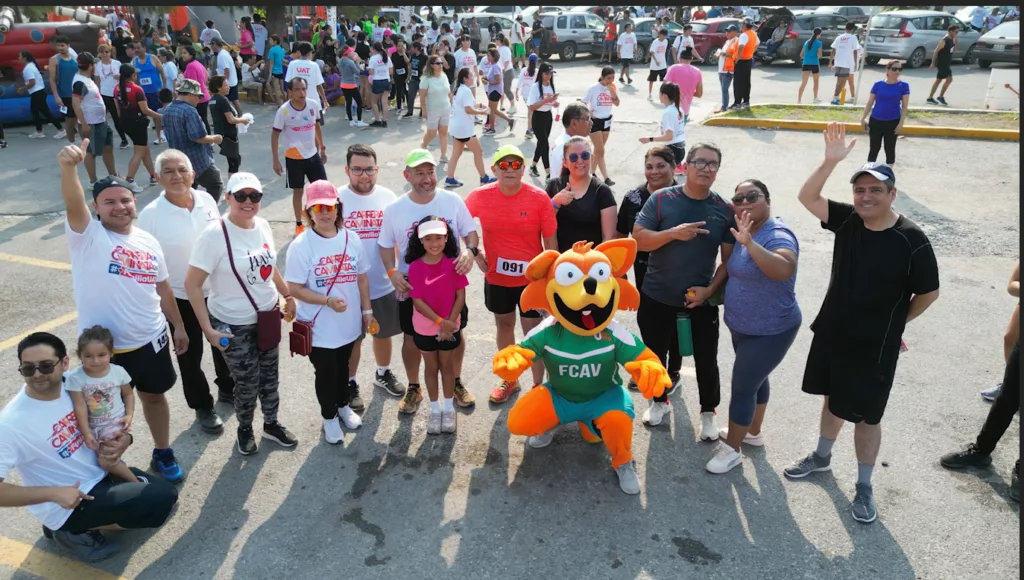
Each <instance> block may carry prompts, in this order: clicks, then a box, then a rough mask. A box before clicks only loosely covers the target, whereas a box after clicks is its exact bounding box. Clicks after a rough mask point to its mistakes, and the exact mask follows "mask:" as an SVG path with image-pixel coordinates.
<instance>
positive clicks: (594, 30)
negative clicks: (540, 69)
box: [540, 10, 604, 61]
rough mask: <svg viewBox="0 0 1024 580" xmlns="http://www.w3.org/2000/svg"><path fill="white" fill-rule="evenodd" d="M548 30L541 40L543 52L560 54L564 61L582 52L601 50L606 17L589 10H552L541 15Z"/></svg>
mask: <svg viewBox="0 0 1024 580" xmlns="http://www.w3.org/2000/svg"><path fill="white" fill-rule="evenodd" d="M540 22H541V24H542V25H543V26H544V29H545V34H544V38H543V39H542V40H541V56H542V57H544V58H548V57H549V56H550V55H552V54H557V55H558V57H559V58H560V59H562V60H564V61H570V60H573V59H575V58H576V56H577V55H578V54H579V53H581V52H588V53H590V54H600V53H601V43H602V40H603V39H604V37H603V31H604V21H602V20H601V19H600V18H598V17H597V16H596V15H594V14H591V13H589V12H579V11H575V10H573V11H567V12H550V13H546V14H541V15H540Z"/></svg>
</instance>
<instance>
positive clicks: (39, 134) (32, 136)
mask: <svg viewBox="0 0 1024 580" xmlns="http://www.w3.org/2000/svg"><path fill="white" fill-rule="evenodd" d="M28 138H29V139H46V134H45V133H43V132H42V131H36V132H35V133H30V134H29V136H28Z"/></svg>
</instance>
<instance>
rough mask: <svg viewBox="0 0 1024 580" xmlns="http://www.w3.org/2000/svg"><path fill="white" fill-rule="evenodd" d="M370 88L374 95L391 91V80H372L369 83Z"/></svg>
mask: <svg viewBox="0 0 1024 580" xmlns="http://www.w3.org/2000/svg"><path fill="white" fill-rule="evenodd" d="M370 90H371V91H372V92H373V94H375V95H383V94H384V93H390V92H391V81H389V80H387V79H383V80H376V81H373V84H371V85H370Z"/></svg>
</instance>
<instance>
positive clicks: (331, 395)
mask: <svg viewBox="0 0 1024 580" xmlns="http://www.w3.org/2000/svg"><path fill="white" fill-rule="evenodd" d="M353 344H354V343H351V342H350V343H348V344H346V345H345V346H339V347H338V348H320V347H318V346H314V347H313V348H312V349H310V353H309V362H311V363H313V370H314V375H315V376H316V379H315V380H314V386H315V388H316V400H317V401H318V402H319V403H320V416H321V417H323V418H324V419H333V418H334V417H335V416H337V414H338V409H341V408H342V407H346V406H348V404H349V402H350V401H351V400H352V396H353V395H354V394H355V393H353V392H352V391H351V389H350V388H349V383H348V359H349V357H350V356H351V355H352V345H353Z"/></svg>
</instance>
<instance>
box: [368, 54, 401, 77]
mask: <svg viewBox="0 0 1024 580" xmlns="http://www.w3.org/2000/svg"><path fill="white" fill-rule="evenodd" d="M394 67H395V65H394V62H393V61H392V60H391V59H390V58H389V59H388V61H387V62H384V57H382V56H381V55H379V54H375V55H373V56H371V57H370V60H369V63H368V64H367V68H369V69H370V71H371V73H372V74H373V76H372V77H371V78H372V80H375V81H387V80H390V79H391V70H392V69H393V68H394Z"/></svg>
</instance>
